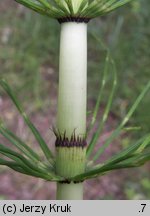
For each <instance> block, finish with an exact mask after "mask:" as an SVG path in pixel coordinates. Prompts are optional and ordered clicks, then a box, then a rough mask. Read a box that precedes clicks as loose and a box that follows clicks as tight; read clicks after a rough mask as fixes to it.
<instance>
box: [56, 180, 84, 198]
mask: <svg viewBox="0 0 150 216" xmlns="http://www.w3.org/2000/svg"><path fill="white" fill-rule="evenodd" d="M57 199H58V200H82V199H83V183H78V184H74V183H70V184H59V183H58V184H57Z"/></svg>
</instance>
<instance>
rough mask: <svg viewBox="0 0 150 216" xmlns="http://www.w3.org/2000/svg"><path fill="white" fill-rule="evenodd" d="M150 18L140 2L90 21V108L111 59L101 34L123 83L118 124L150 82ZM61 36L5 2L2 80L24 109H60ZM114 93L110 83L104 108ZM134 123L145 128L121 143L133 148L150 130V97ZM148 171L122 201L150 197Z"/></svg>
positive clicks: (0, 6)
mask: <svg viewBox="0 0 150 216" xmlns="http://www.w3.org/2000/svg"><path fill="white" fill-rule="evenodd" d="M149 17H150V2H149V0H139V1H133V2H132V3H131V4H129V5H127V6H125V7H123V8H120V9H119V10H117V11H115V12H113V13H111V14H110V15H108V16H106V17H101V18H97V19H95V20H92V21H91V22H90V23H89V28H88V42H89V43H88V104H89V107H90V106H91V105H90V104H94V103H95V101H96V96H97V93H98V92H97V87H95V86H97V85H98V84H99V82H100V80H101V78H102V73H101V72H102V71H103V68H104V60H105V56H106V51H105V50H103V49H102V46H101V44H99V42H98V41H97V40H96V39H95V38H94V37H93V35H96V37H97V38H99V39H101V40H102V41H103V42H104V43H105V44H106V45H107V47H109V49H110V51H111V53H112V56H113V58H114V59H115V62H116V65H117V74H118V85H117V91H116V95H115V98H114V102H113V107H112V116H113V121H115V123H117V122H118V121H119V120H120V119H122V118H123V117H124V115H125V114H126V112H127V110H128V108H129V107H130V105H131V104H132V103H133V101H134V100H135V99H136V97H137V96H138V95H139V93H140V92H141V91H142V89H143V87H144V86H145V84H146V83H147V82H148V81H149V80H150V19H149ZM59 32H60V25H59V24H58V23H57V21H55V20H50V19H49V18H46V17H42V16H40V15H38V14H36V13H34V12H31V11H29V10H27V9H25V8H24V7H22V6H18V5H17V4H16V3H14V1H12V0H3V1H2V0H1V1H0V78H1V77H3V78H5V79H6V80H7V81H8V82H9V84H10V85H11V86H12V87H13V89H15V91H16V93H17V95H18V97H19V98H20V99H21V101H22V103H23V104H24V106H25V107H30V113H36V112H37V113H40V112H41V111H42V112H44V111H45V110H47V109H51V106H54V105H55V103H54V101H53V100H52V99H51V98H50V96H49V95H51V97H57V85H58V57H59V56H58V53H59ZM109 90H110V87H109V85H108V86H107V89H106V90H105V92H104V100H103V105H105V103H106V101H107V96H108V94H109ZM50 92H51V93H50ZM55 108H56V107H55ZM89 109H90V108H89ZM0 113H1V109H0ZM130 123H131V125H133V126H139V127H141V130H140V131H138V132H135V133H133V132H132V133H131V134H130V135H129V136H128V138H127V137H126V136H124V137H123V140H122V145H129V143H130V141H131V139H135V138H137V137H139V136H141V134H143V133H146V132H149V131H150V94H147V95H146V96H145V98H144V100H143V101H142V104H141V105H140V106H139V107H138V109H137V111H136V113H135V114H134V116H133V118H132V119H131V121H130ZM148 171H149V167H146V168H145V170H144V169H143V168H141V169H139V173H136V172H135V171H134V172H135V173H136V177H135V178H133V179H132V178H131V177H129V178H127V180H126V183H125V184H124V185H123V195H122V198H127V199H134V198H140V197H142V198H145V199H146V198H147V199H149V198H150V174H149V172H148ZM143 175H144V178H141V176H143ZM137 179H138V181H136V180H137ZM101 198H102V197H101ZM104 198H107V195H106V196H105V194H104ZM108 198H110V197H108ZM112 198H113V199H114V198H116V199H117V198H119V196H118V197H113V196H112Z"/></svg>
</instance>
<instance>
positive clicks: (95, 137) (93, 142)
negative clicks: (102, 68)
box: [87, 56, 117, 157]
mask: <svg viewBox="0 0 150 216" xmlns="http://www.w3.org/2000/svg"><path fill="white" fill-rule="evenodd" d="M110 61H111V62H110ZM108 63H111V64H112V68H113V76H114V77H113V85H112V89H111V93H110V95H109V98H108V102H107V105H106V108H105V111H104V114H103V116H102V120H101V121H100V124H99V127H98V129H97V131H96V132H95V133H94V135H93V137H92V140H91V142H90V144H89V146H88V149H87V157H89V156H90V155H91V154H92V152H93V150H94V147H95V145H96V143H97V141H98V139H99V137H100V135H101V133H102V130H103V128H104V124H105V122H106V121H107V119H108V115H109V112H110V108H111V104H112V101H113V96H114V92H115V89H116V85H117V76H116V67H115V63H114V61H113V60H112V59H111V58H110V56H108Z"/></svg>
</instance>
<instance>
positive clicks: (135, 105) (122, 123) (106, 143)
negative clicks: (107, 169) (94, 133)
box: [92, 82, 150, 162]
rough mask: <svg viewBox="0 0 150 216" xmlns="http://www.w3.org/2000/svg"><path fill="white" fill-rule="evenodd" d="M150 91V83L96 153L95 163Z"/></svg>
mask: <svg viewBox="0 0 150 216" xmlns="http://www.w3.org/2000/svg"><path fill="white" fill-rule="evenodd" d="M149 90H150V82H148V84H147V85H146V86H145V88H144V89H143V91H142V92H141V94H140V95H139V97H138V98H137V100H136V101H135V103H134V104H133V105H132V107H131V109H130V110H129V111H128V113H127V115H126V116H125V117H124V119H123V121H122V122H121V123H120V125H119V126H118V127H117V128H116V129H115V130H114V132H113V133H112V134H111V135H110V137H109V138H108V140H107V141H106V142H105V144H104V145H103V146H102V147H101V148H99V150H98V151H97V152H96V154H95V156H94V157H93V159H92V160H93V162H94V161H96V160H97V159H98V158H99V157H100V155H101V154H103V152H104V151H105V149H106V148H108V146H109V145H110V144H111V143H112V141H113V140H114V139H115V138H116V137H117V136H118V135H119V134H120V132H121V130H122V129H123V127H124V126H125V125H126V123H127V122H128V121H129V119H130V118H131V116H132V115H133V113H134V112H135V110H136V108H137V107H138V105H139V104H140V102H141V101H142V99H143V98H144V96H145V94H146V93H147V92H148V91H149Z"/></svg>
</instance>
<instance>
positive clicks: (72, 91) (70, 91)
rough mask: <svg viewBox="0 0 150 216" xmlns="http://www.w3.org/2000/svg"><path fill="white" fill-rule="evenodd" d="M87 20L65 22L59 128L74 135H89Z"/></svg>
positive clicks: (60, 72) (67, 134)
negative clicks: (87, 121) (87, 110)
mask: <svg viewBox="0 0 150 216" xmlns="http://www.w3.org/2000/svg"><path fill="white" fill-rule="evenodd" d="M86 86H87V24H85V23H73V22H67V23H63V24H61V38H60V69H59V96H58V116H57V128H58V129H59V131H60V133H64V132H66V136H67V137H71V135H72V133H73V132H74V130H75V133H76V135H79V136H81V135H85V131H86V94H87V91H86Z"/></svg>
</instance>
